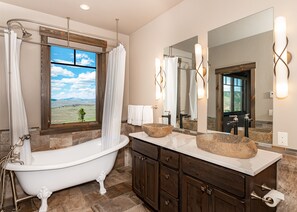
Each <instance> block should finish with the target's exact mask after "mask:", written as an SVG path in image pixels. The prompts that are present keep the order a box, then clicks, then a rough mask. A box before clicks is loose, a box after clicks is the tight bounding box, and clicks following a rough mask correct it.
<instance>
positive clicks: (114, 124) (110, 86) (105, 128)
mask: <svg viewBox="0 0 297 212" xmlns="http://www.w3.org/2000/svg"><path fill="white" fill-rule="evenodd" d="M125 62H126V50H125V48H124V46H123V45H121V44H120V45H119V46H118V47H117V48H115V49H113V50H112V51H111V52H109V56H108V64H107V77H106V86H105V98H104V107H103V120H102V149H103V150H104V149H108V148H110V147H112V146H115V145H117V144H118V143H119V141H120V134H121V118H122V106H123V95H124V82H125Z"/></svg>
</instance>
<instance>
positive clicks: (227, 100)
mask: <svg viewBox="0 0 297 212" xmlns="http://www.w3.org/2000/svg"><path fill="white" fill-rule="evenodd" d="M223 89H224V112H231V86H229V85H224V88H223Z"/></svg>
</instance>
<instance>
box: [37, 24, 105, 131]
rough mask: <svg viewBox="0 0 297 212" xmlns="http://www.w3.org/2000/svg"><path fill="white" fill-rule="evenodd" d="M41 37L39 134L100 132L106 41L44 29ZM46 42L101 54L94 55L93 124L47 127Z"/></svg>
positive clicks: (40, 32)
mask: <svg viewBox="0 0 297 212" xmlns="http://www.w3.org/2000/svg"><path fill="white" fill-rule="evenodd" d="M39 34H40V36H41V43H42V44H45V45H41V132H40V133H41V134H42V135H48V134H57V133H67V132H75V131H84V130H95V129H101V126H102V116H103V105H104V93H105V83H106V55H105V52H106V48H107V41H105V40H101V39H96V38H91V37H86V36H82V35H78V34H73V33H69V35H68V33H67V32H65V31H60V30H56V29H50V28H46V27H40V28H39ZM49 38H55V39H60V40H68V38H69V41H70V42H75V43H79V44H86V45H90V46H95V47H100V48H102V54H98V53H97V69H96V121H94V122H77V123H67V124H51V107H50V105H51V101H50V100H51V88H50V87H51V82H50V81H51V75H50V72H51V61H50V45H49V42H48V40H49Z"/></svg>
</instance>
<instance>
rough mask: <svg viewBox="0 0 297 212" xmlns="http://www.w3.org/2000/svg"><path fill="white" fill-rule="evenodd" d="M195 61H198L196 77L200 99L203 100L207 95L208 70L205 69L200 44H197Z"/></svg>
mask: <svg viewBox="0 0 297 212" xmlns="http://www.w3.org/2000/svg"><path fill="white" fill-rule="evenodd" d="M195 59H196V75H195V79H196V82H197V87H198V92H197V93H198V99H202V98H203V97H204V95H205V87H206V83H205V79H204V76H205V75H206V69H204V68H203V56H202V47H201V45H200V44H199V43H197V44H195Z"/></svg>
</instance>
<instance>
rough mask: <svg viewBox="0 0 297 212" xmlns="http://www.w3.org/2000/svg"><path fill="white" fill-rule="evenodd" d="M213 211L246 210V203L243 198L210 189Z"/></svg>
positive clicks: (234, 211)
mask: <svg viewBox="0 0 297 212" xmlns="http://www.w3.org/2000/svg"><path fill="white" fill-rule="evenodd" d="M208 192H209V194H210V195H211V203H212V204H211V205H212V209H211V211H213V212H244V211H245V205H244V202H242V201H241V200H239V199H237V198H235V197H233V196H230V195H229V194H226V193H224V192H222V191H219V190H217V189H209V190H208Z"/></svg>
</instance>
